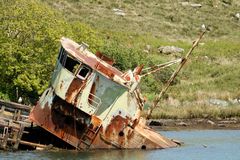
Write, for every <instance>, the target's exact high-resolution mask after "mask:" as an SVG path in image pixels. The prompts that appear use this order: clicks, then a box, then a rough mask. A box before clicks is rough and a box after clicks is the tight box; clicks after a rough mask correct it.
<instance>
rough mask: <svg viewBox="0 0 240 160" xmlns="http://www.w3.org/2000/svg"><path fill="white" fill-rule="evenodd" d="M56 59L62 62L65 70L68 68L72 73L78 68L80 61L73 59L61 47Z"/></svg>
mask: <svg viewBox="0 0 240 160" xmlns="http://www.w3.org/2000/svg"><path fill="white" fill-rule="evenodd" d="M58 60H59V62H60V63H61V64H62V66H63V67H65V68H66V69H67V70H69V71H70V72H72V73H75V72H76V70H77V69H78V66H79V65H80V63H79V62H78V61H77V60H74V59H73V58H72V57H70V56H69V55H67V52H66V51H65V49H64V48H63V47H61V49H60V52H59V55H58Z"/></svg>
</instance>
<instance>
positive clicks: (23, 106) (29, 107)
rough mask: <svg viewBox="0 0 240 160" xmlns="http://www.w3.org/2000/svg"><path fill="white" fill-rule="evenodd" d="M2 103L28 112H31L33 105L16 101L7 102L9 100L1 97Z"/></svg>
mask: <svg viewBox="0 0 240 160" xmlns="http://www.w3.org/2000/svg"><path fill="white" fill-rule="evenodd" d="M0 105H1V106H5V107H9V108H14V109H20V110H23V111H27V112H30V110H31V109H32V107H31V106H27V105H23V104H19V103H15V102H7V101H4V100H1V99H0Z"/></svg>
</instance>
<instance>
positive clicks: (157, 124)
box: [149, 120, 163, 126]
mask: <svg viewBox="0 0 240 160" xmlns="http://www.w3.org/2000/svg"><path fill="white" fill-rule="evenodd" d="M149 126H163V123H162V122H159V121H154V120H152V121H151V122H150V123H149Z"/></svg>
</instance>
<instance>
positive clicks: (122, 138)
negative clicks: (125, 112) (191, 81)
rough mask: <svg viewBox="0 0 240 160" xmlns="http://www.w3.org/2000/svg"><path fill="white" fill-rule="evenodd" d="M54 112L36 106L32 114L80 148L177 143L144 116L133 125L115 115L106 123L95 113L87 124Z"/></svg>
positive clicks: (151, 147)
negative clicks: (151, 125) (150, 126)
mask: <svg viewBox="0 0 240 160" xmlns="http://www.w3.org/2000/svg"><path fill="white" fill-rule="evenodd" d="M54 112H55V111H53V110H52V109H51V106H45V107H44V108H41V107H40V105H36V106H35V107H34V108H33V110H32V111H31V113H30V116H29V117H30V120H31V121H33V122H35V123H36V124H37V125H39V126H41V127H43V128H44V129H46V130H47V131H49V132H51V133H52V134H54V135H55V136H57V137H58V138H61V139H62V140H64V141H65V142H67V143H69V144H70V145H72V146H73V147H75V148H76V149H79V150H85V149H103V148H104V149H164V148H170V147H176V146H177V144H176V143H175V142H173V141H171V140H170V139H168V138H166V137H164V136H162V135H160V134H159V133H157V132H156V131H154V130H153V129H151V128H149V127H148V126H146V125H145V120H144V119H143V118H140V120H139V122H136V126H133V125H132V124H131V122H130V121H129V119H127V118H123V117H121V116H116V117H113V118H112V120H111V122H110V123H109V124H108V125H107V126H104V125H103V124H102V121H101V120H100V119H99V118H97V117H95V116H92V117H91V122H90V125H89V126H84V124H80V123H78V122H76V121H75V122H74V120H73V121H70V120H67V118H66V117H58V116H57V115H55V114H56V113H54ZM67 121H70V123H69V122H67ZM71 122H72V123H71Z"/></svg>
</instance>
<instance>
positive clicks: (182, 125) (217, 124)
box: [148, 118, 240, 130]
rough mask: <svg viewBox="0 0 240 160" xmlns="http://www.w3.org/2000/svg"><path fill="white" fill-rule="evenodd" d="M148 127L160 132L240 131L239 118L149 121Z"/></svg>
mask: <svg viewBox="0 0 240 160" xmlns="http://www.w3.org/2000/svg"><path fill="white" fill-rule="evenodd" d="M148 125H149V126H151V127H152V128H157V129H161V130H184V129H201V130H202V129H240V118H229V119H214V120H213V119H150V120H148Z"/></svg>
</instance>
